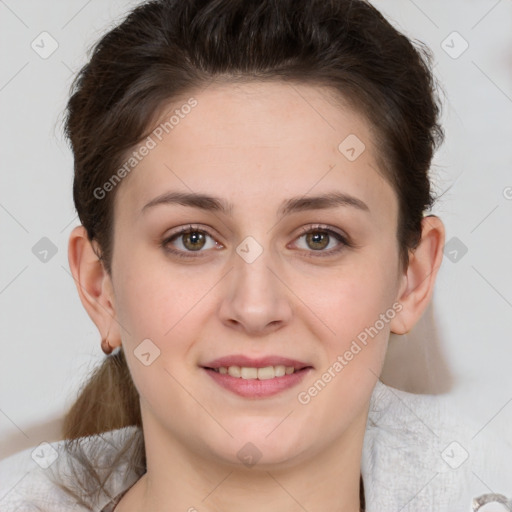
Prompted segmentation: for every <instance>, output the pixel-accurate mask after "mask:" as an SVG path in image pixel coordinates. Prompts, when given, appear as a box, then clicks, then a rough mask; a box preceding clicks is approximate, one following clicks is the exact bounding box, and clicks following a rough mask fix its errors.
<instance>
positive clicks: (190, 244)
mask: <svg viewBox="0 0 512 512" xmlns="http://www.w3.org/2000/svg"><path fill="white" fill-rule="evenodd" d="M207 238H211V239H212V240H213V237H212V236H211V235H210V234H209V233H208V231H205V230H204V229H200V228H199V227H197V226H192V225H191V226H186V227H184V228H182V229H180V230H179V231H178V232H177V233H174V234H172V235H171V236H169V237H167V238H166V239H165V240H164V241H163V242H162V244H161V245H162V247H163V248H164V250H165V251H167V252H170V253H172V254H175V255H177V256H180V257H183V258H190V257H192V258H193V257H196V255H193V254H187V252H188V253H194V252H205V251H202V250H201V249H203V248H205V246H206V245H207V244H206V240H207ZM175 240H178V242H179V243H178V244H177V245H178V249H172V248H170V247H169V246H170V245H173V244H174V241H175ZM180 246H181V247H180ZM219 246H220V244H217V242H215V241H214V242H213V245H210V247H207V246H206V249H211V248H213V247H219Z"/></svg>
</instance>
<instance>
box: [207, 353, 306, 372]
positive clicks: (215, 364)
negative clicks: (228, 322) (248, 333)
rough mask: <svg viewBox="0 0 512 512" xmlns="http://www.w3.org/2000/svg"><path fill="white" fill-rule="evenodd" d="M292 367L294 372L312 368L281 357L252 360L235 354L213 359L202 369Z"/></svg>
mask: <svg viewBox="0 0 512 512" xmlns="http://www.w3.org/2000/svg"><path fill="white" fill-rule="evenodd" d="M278 365H282V366H293V368H294V369H295V370H302V369H303V368H307V367H312V365H310V364H308V363H304V362H302V361H298V360H296V359H290V358H288V357H281V356H274V355H270V356H265V357H260V358H256V359H253V358H251V357H247V356H244V355H242V354H235V355H230V356H225V357H220V358H218V359H214V360H213V361H210V362H208V363H206V364H204V365H201V366H202V367H203V368H215V369H217V368H220V367H221V366H224V367H228V366H246V367H249V368H265V367H266V366H278Z"/></svg>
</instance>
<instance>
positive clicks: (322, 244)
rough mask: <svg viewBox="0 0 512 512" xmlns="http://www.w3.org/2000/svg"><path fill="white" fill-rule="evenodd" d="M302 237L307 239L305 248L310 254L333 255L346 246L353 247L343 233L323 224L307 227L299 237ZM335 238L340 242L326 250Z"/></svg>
mask: <svg viewBox="0 0 512 512" xmlns="http://www.w3.org/2000/svg"><path fill="white" fill-rule="evenodd" d="M301 238H304V240H305V245H306V248H305V250H306V252H307V253H309V254H308V256H331V255H334V254H337V253H338V252H340V251H342V250H343V249H344V248H345V247H351V245H350V244H349V242H348V241H347V239H346V238H345V237H344V236H343V235H341V234H340V233H338V232H337V231H334V230H332V229H329V228H324V227H323V226H313V227H308V228H305V229H304V230H303V231H302V235H300V236H299V237H298V239H299V240H300V239H301ZM333 240H334V241H337V242H338V244H337V247H336V246H335V248H333V249H331V250H326V248H327V247H329V246H330V245H331V242H332V241H333ZM314 253H317V254H314Z"/></svg>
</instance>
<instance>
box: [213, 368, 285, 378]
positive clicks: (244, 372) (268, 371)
mask: <svg viewBox="0 0 512 512" xmlns="http://www.w3.org/2000/svg"><path fill="white" fill-rule="evenodd" d="M215 371H216V372H218V373H222V374H223V375H226V374H228V375H231V377H236V378H241V379H247V380H248V379H258V380H267V379H273V378H274V377H283V376H284V375H291V374H292V373H293V372H294V371H295V369H294V367H293V366H284V365H278V366H266V367H265V368H250V367H247V366H229V367H226V366H221V367H220V368H216V369H215Z"/></svg>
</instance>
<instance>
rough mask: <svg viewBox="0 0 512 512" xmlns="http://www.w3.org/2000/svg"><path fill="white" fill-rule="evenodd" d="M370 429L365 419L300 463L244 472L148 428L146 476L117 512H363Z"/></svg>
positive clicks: (121, 503) (134, 487)
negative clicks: (365, 440)
mask: <svg viewBox="0 0 512 512" xmlns="http://www.w3.org/2000/svg"><path fill="white" fill-rule="evenodd" d="M365 426H366V416H361V417H360V418H358V420H357V421H355V422H354V423H353V424H352V425H351V428H350V431H348V432H345V434H346V435H344V436H343V437H342V438H340V439H338V440H337V441H336V442H335V443H334V444H330V445H329V446H328V447H327V448H326V449H325V450H323V451H321V452H318V453H316V454H315V456H311V457H304V458H303V460H301V461H300V462H296V463H294V464H292V463H287V464H286V465H285V464H275V465H268V464H267V465H265V466H260V465H259V464H256V465H254V466H251V467H244V466H242V468H241V467H240V465H234V464H228V463H226V464H224V463H219V461H218V460H213V459H212V458H207V457H203V456H202V454H201V453H198V451H196V452H191V451H190V450H187V448H186V447H184V446H183V444H182V443H180V442H178V441H177V440H175V439H169V434H168V433H167V434H166V435H165V436H164V437H163V438H162V437H161V435H162V434H163V432H162V431H161V430H160V429H158V428H156V429H152V428H147V427H146V426H145V428H144V436H145V442H146V460H147V472H146V473H145V474H144V475H143V476H142V477H141V478H140V480H139V481H137V483H136V484H135V485H134V486H133V487H132V488H131V489H130V490H129V491H128V492H127V493H126V494H125V495H124V496H123V498H122V499H121V501H120V502H119V504H118V506H117V507H116V509H115V512H135V511H137V512H139V511H141V510H167V511H169V512H178V511H180V512H183V511H187V512H197V511H201V512H221V511H222V512H238V511H240V510H244V512H260V511H261V510H265V511H266V512H274V511H275V512H277V511H279V512H283V511H286V512H304V511H307V512H320V511H322V512H324V511H325V510H343V511H346V512H359V511H360V510H361V506H363V507H364V495H363V499H362V500H361V496H360V491H361V489H360V484H361V482H362V479H361V473H360V467H361V453H362V447H363V438H364V432H365ZM157 434H158V435H157ZM162 439H164V440H165V442H162ZM148 441H149V442H148Z"/></svg>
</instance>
